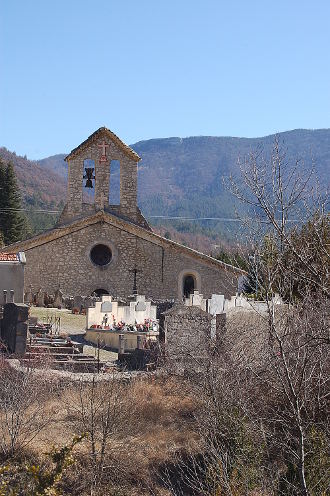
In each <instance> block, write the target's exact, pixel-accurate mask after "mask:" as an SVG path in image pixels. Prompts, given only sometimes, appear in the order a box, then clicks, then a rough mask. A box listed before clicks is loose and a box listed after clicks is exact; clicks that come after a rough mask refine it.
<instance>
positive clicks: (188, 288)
mask: <svg viewBox="0 0 330 496" xmlns="http://www.w3.org/2000/svg"><path fill="white" fill-rule="evenodd" d="M194 289H195V278H194V276H192V275H190V274H189V275H187V276H185V277H184V279H183V296H184V297H185V298H189V295H190V294H191V293H193V292H194Z"/></svg>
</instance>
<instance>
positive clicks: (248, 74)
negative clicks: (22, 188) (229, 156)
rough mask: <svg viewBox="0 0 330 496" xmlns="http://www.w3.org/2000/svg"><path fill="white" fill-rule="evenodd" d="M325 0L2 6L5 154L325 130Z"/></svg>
mask: <svg viewBox="0 0 330 496" xmlns="http://www.w3.org/2000/svg"><path fill="white" fill-rule="evenodd" d="M329 20H330V2H329V1H328V0H313V1H312V0H309V1H305V0H285V1H284V0H276V1H274V0H263V1H258V0H236V1H235V0H232V1H230V0H226V1H225V0H189V1H188V0H176V1H174V0H116V1H114V0H65V1H64V0H56V1H51V0H0V64H1V66H0V67H1V77H0V146H6V147H7V148H8V149H10V150H13V151H16V153H18V154H22V155H24V154H26V155H27V156H28V158H31V159H38V158H43V157H46V156H49V155H53V154H56V153H65V152H68V151H70V150H71V149H72V148H74V147H75V146H77V145H78V144H79V143H80V142H81V141H83V140H84V139H85V138H86V137H87V136H89V135H90V134H91V133H92V132H93V131H95V130H96V129H97V128H99V127H100V126H103V125H105V126H107V127H109V128H110V129H111V130H112V131H114V132H115V133H116V134H118V135H119V136H120V137H121V138H122V139H123V140H124V141H125V142H126V143H135V142H136V141H139V140H145V139H150V138H158V137H169V136H180V137H185V136H194V135H213V136H247V137H256V136H264V135H266V134H271V133H274V132H278V131H285V130H290V129H296V128H309V129H310V128H329V127H330V63H329V57H330V55H329V54H330V51H329V49H330V28H329Z"/></svg>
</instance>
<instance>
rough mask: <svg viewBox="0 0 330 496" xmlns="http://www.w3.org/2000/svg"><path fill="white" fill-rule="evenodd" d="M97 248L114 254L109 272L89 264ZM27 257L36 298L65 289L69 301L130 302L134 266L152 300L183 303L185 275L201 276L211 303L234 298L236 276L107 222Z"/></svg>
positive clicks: (29, 280) (28, 280)
mask: <svg viewBox="0 0 330 496" xmlns="http://www.w3.org/2000/svg"><path fill="white" fill-rule="evenodd" d="M97 243H103V244H107V245H108V246H109V247H110V248H111V250H112V253H113V258H112V261H111V262H110V264H109V265H107V266H105V267H98V266H95V265H94V264H93V263H92V261H91V259H90V250H91V248H92V247H93V246H94V245H95V244H97ZM25 254H26V261H27V264H26V274H25V288H26V291H27V288H28V286H29V285H30V284H31V285H32V291H33V293H35V292H37V291H38V290H39V288H41V289H42V291H44V292H47V293H49V294H54V293H55V291H56V289H57V288H58V287H59V286H60V288H61V291H62V292H63V293H64V294H65V295H77V294H81V295H90V294H92V292H93V291H95V290H96V289H99V288H102V289H105V290H107V291H108V292H109V293H110V294H111V295H113V296H118V297H127V296H129V295H131V294H132V292H133V282H134V274H133V269H134V267H135V266H136V267H137V269H138V272H137V289H138V292H139V293H140V294H144V295H146V297H147V298H148V299H149V298H155V299H171V298H174V299H179V298H180V299H181V298H182V293H181V291H182V277H183V274H185V273H187V274H189V273H193V274H196V273H198V276H199V281H200V288H199V289H200V291H201V292H202V293H203V294H204V296H206V297H211V294H212V293H220V294H224V295H226V296H227V297H229V296H230V295H232V294H233V293H235V292H236V286H237V276H236V275H235V274H234V273H232V272H231V271H227V270H225V269H222V268H217V267H213V266H210V265H208V264H207V263H203V261H202V260H199V259H197V258H196V257H193V256H191V255H189V254H187V255H186V254H184V253H183V252H182V251H179V250H176V249H174V248H172V247H171V246H169V247H168V248H164V247H163V246H160V245H158V244H154V243H152V242H150V241H148V240H145V239H141V238H139V237H137V236H135V235H134V234H131V233H128V232H127V231H125V230H124V229H121V228H119V227H116V226H114V225H109V224H107V223H102V222H99V223H97V224H93V225H90V226H87V227H84V228H82V229H81V230H80V231H76V232H74V233H71V234H68V235H66V236H64V237H62V238H59V239H55V240H53V241H50V242H46V243H44V244H42V245H40V246H37V247H34V248H31V249H25Z"/></svg>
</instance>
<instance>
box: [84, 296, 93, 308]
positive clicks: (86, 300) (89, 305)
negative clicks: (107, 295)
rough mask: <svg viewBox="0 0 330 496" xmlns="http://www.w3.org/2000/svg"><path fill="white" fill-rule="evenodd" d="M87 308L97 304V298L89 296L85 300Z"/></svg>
mask: <svg viewBox="0 0 330 496" xmlns="http://www.w3.org/2000/svg"><path fill="white" fill-rule="evenodd" d="M84 305H85V308H91V307H94V306H95V299H94V298H92V297H91V296H87V297H86V298H85V301H84Z"/></svg>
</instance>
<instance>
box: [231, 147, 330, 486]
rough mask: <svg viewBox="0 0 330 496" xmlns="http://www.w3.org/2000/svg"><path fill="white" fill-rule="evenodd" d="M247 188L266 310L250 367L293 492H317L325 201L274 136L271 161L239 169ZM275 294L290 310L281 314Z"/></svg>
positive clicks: (254, 159) (324, 334)
mask: <svg viewBox="0 0 330 496" xmlns="http://www.w3.org/2000/svg"><path fill="white" fill-rule="evenodd" d="M240 169H241V176H242V179H243V184H238V183H237V182H235V181H234V180H233V179H231V190H232V192H233V193H234V194H235V195H236V197H237V198H239V199H240V200H241V201H242V202H243V203H244V205H245V206H246V208H249V209H250V210H249V211H250V212H251V211H252V213H253V215H252V216H250V217H252V222H250V223H249V225H248V230H247V235H248V242H249V244H250V246H251V245H252V244H253V246H254V255H255V256H254V259H253V261H254V262H255V260H256V259H257V261H258V272H259V276H258V284H259V287H260V291H261V292H262V294H263V296H264V298H265V300H266V302H267V305H268V312H267V316H266V319H267V330H266V332H267V346H265V347H264V350H263V355H264V364H263V366H262V367H260V368H258V369H256V368H255V367H254V365H253V364H251V366H250V367H249V368H250V369H251V372H252V373H253V374H254V376H255V378H256V379H257V381H258V384H260V385H261V384H264V385H265V386H266V387H267V390H268V394H269V396H270V397H269V401H267V402H266V404H265V418H264V423H265V424H268V426H269V430H270V432H271V431H274V430H276V431H277V436H275V437H274V439H275V440H276V442H277V443H278V444H279V447H280V448H281V450H282V454H283V456H284V458H285V459H286V461H287V463H288V464H291V466H292V467H294V468H293V469H292V470H293V472H294V471H296V473H297V475H298V477H297V478H296V477H295V474H291V475H290V476H289V477H287V484H288V485H289V486H290V487H291V490H292V491H293V492H294V491H296V492H297V493H299V494H303V495H308V494H311V493H313V490H314V488H315V487H316V486H317V485H322V484H320V483H321V481H316V482H315V481H312V480H309V478H308V473H307V472H308V470H306V457H307V449H308V446H309V438H310V436H311V434H310V433H311V429H312V428H314V429H315V428H316V429H320V431H321V432H322V433H323V435H324V436H326V435H327V433H328V426H327V424H326V415H325V412H326V401H327V398H328V395H329V365H328V358H329V316H328V313H327V304H328V298H329V261H330V253H329V232H330V231H329V228H330V219H329V216H328V215H327V213H326V201H327V198H326V195H325V194H324V195H323V196H322V195H320V194H318V195H316V189H315V182H314V183H313V182H312V181H311V179H312V178H313V174H314V172H313V169H311V170H310V171H306V169H305V168H304V167H303V164H302V163H301V162H300V161H299V160H296V161H295V163H294V164H290V163H289V162H288V161H287V159H286V153H285V151H284V150H283V147H281V145H280V143H279V139H278V138H277V137H276V138H275V141H274V145H273V149H272V152H271V154H270V155H269V156H268V158H267V157H265V155H264V154H263V152H262V151H260V150H258V151H257V152H255V153H251V154H250V156H249V157H247V158H246V159H244V160H243V161H242V162H241V163H240ZM275 292H278V293H280V295H281V296H282V297H283V298H284V299H285V301H286V302H287V304H288V306H287V307H286V308H285V309H284V311H282V312H279V311H277V309H276V307H275V305H274V301H273V299H272V297H273V295H274V293H275Z"/></svg>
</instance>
